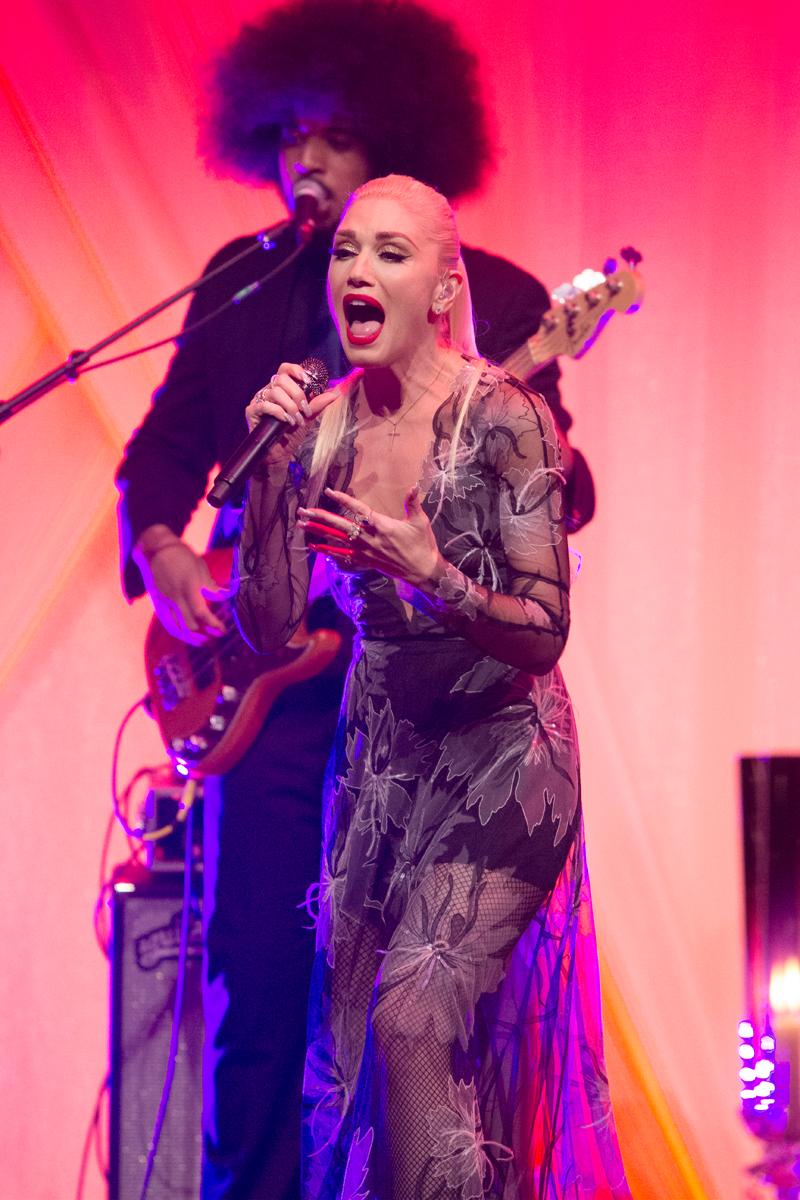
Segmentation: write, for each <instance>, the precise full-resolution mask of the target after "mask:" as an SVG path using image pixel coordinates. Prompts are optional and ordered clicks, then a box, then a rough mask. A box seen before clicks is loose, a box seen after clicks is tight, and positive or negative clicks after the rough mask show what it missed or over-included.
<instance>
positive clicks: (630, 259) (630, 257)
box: [620, 246, 642, 271]
mask: <svg viewBox="0 0 800 1200" xmlns="http://www.w3.org/2000/svg"><path fill="white" fill-rule="evenodd" d="M620 255H621V256H622V258H623V259H624V260H625V262H626V263H627V264H628V266H629V267H630V268H631V270H632V271H635V270H636V268H637V267H638V265H639V263H640V262H641V261H642V256H641V254H640V253H639V251H638V250H636V249H634V247H633V246H624V247H623V248H622V250H620Z"/></svg>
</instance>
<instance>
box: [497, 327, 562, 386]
mask: <svg viewBox="0 0 800 1200" xmlns="http://www.w3.org/2000/svg"><path fill="white" fill-rule="evenodd" d="M538 338H539V335H538V333H537V334H534V336H533V337H532V338H529V339H528V341H527V342H525V343H523V345H522V346H519V347H518V348H517V349H516V350H514V351H513V353H511V354H509V356H508V358H506V359H504V360H503V362H502V363H501V364H500V365H501V366H502V368H503V370H505V371H508V373H509V375H513V376H514V378H515V379H530V378H531V376H533V375H536V374H538V372H539V371H543V370H544V368H545V367H548V366H549V365H550V363H552V362H555V361H556V359H557V358H558V355H557V354H548V353H547V351H546V349H545V347H544V346H543V345H541V344H539V343H538Z"/></svg>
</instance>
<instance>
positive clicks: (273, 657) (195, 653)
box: [144, 549, 342, 779]
mask: <svg viewBox="0 0 800 1200" xmlns="http://www.w3.org/2000/svg"><path fill="white" fill-rule="evenodd" d="M203 559H204V561H205V563H206V565H207V566H208V569H209V570H210V572H211V575H212V577H213V578H214V581H215V582H216V583H218V584H220V585H222V586H227V585H228V584H229V583H230V579H231V572H232V569H233V550H232V549H219V550H208V551H207V552H206V553H205V554H204V555H203ZM211 608H212V609H213V611H214V613H215V614H216V616H218V617H219V618H220V620H221V621H222V623H223V625H224V626H225V631H224V633H223V634H222V635H221V636H220V637H215V638H209V639H208V641H207V642H205V643H204V644H203V645H202V646H190V645H189V644H188V643H187V642H183V641H181V640H180V638H176V637H173V636H172V634H170V633H167V631H166V629H164V626H163V625H162V624H161V622H160V621H159V620H158V618H157V617H153V619H152V621H151V622H150V627H149V629H148V631H147V637H146V639H145V646H144V661H145V672H146V674H147V682H148V686H149V695H148V708H149V710H150V712H151V713H152V715H153V716H154V717H155V720H156V722H157V724H158V728H159V731H160V733H161V737H162V739H163V742H164V745H165V747H166V750H167V753H168V754H169V756H170V758H171V759H172V761H173V763H174V764H175V766H176V768H177V769H178V771H179V772H180V773H181V774H182V775H188V776H191V777H192V778H195V779H197V778H201V777H202V776H203V775H221V774H224V773H225V772H226V771H230V769H231V767H234V766H235V765H236V763H237V762H239V760H240V759H241V757H242V756H243V755H244V753H245V751H246V750H247V749H249V747H250V745H251V744H252V742H253V740H254V739H255V736H256V734H257V733H258V731H259V729H260V728H261V726H262V725H263V723H264V719H265V718H266V716H267V713H268V712H269V710H270V709H271V708H272V705H273V704H274V703H275V701H276V700H277V698H278V696H279V695H280V694H281V692H282V691H283V690H284V689H285V688H287V687H290V686H291V685H292V684H294V683H301V682H302V681H303V680H306V679H311V678H313V677H314V676H315V675H319V674H321V672H322V671H324V670H325V668H326V667H327V666H329V664H330V663H332V662H333V660H334V658H335V657H336V655H337V653H338V651H339V648H340V646H341V644H342V638H341V635H340V634H338V633H335V632H334V631H333V630H332V629H315V630H314V631H313V632H312V633H309V632H308V630H307V629H306V628H305V626H304V625H301V627H300V628H299V629H298V630H297V632H296V633H295V634H294V636H293V637H292V639H291V641H289V642H287V643H286V645H285V646H281V647H280V649H278V650H273V651H270V652H269V653H268V654H256V652H255V651H254V650H251V649H250V647H249V646H248V644H247V642H246V641H245V640H244V638H243V637H242V635H241V634H240V633H239V630H238V628H237V626H236V624H235V622H234V619H233V615H232V612H231V601H230V600H222V601H213V602H212V604H211Z"/></svg>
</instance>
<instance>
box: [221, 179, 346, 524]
mask: <svg viewBox="0 0 800 1200" xmlns="http://www.w3.org/2000/svg"><path fill="white" fill-rule="evenodd" d="M293 190H294V225H295V228H296V230H297V238H298V241H299V242H300V245H301V246H306V245H308V243H309V242H310V240H311V238H312V236H313V234H314V230H315V228H316V223H317V215H318V213H319V205H320V200H324V199H325V190H324V188H323V187H322V184H320V183H318V182H317V180H316V179H314V177H313V175H310V176H303V177H302V178H301V179H298V181H297V183H296V184H295V186H294V189H293ZM300 365H301V366H302V368H303V370H304V371H305V372H306V374H307V375H308V377H309V382H308V383H304V384H301V385H300V386H301V387H302V389H303V391H304V392H305V394H306V399H308V400H313V398H314V397H315V396H320V395H321V394H322V393H323V392H324V391H325V388H326V387H327V386H328V377H329V375H328V368H327V367H326V366H325V364H324V362H322V361H321V360H320V359H319V358H306V359H304V360H303V362H302V363H301V364H300ZM285 432H286V424H285V422H284V421H281V420H280V419H279V418H278V417H262V419H261V420H260V421H259V423H258V425H256V427H255V429H251V430H250V432H249V433H248V435H247V437H246V438H245V439H244V441H242V442H241V443H240V445H239V446H238V447H237V449H236V450H234V452H233V454H232V455H231V456H230V458H229V459H227V461H226V462H225V463H223V465H222V468H221V470H220V472H219V474H218V475H217V477H216V479H215V480H214V484H213V486H212V488H211V490H210V492H209V493H208V495H207V496H206V499H207V500H208V503H209V504H210V505H211V506H212V508H222V505H223V504H225V503H226V502H227V501H228V500H229V499H230V498H231V496H232V495H233V493H234V492H235V491H236V490H237V489H238V488H239V487H240V486H241V485H242V484H243V483H244V482H245V480H247V479H248V478H249V477H250V475H251V474H252V473H253V471H254V470H255V467H256V464H257V463H258V461H259V459H260V458H261V457H262V455H263V454H264V453H265V451H266V450H267V449H268V448H269V447H270V446H271V445H272V443H273V442H274V441H277V439H278V438H279V437H280V436H281V434H282V433H285Z"/></svg>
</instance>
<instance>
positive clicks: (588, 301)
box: [502, 270, 643, 379]
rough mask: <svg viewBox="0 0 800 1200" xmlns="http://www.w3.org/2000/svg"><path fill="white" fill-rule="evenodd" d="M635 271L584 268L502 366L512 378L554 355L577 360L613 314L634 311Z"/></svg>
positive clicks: (638, 293) (638, 297)
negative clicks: (606, 270) (534, 329)
mask: <svg viewBox="0 0 800 1200" xmlns="http://www.w3.org/2000/svg"><path fill="white" fill-rule="evenodd" d="M642 295H643V284H642V278H641V276H640V275H639V274H638V272H637V271H635V270H634V271H632V270H620V271H615V272H613V274H609V275H603V274H601V273H600V272H591V271H585V272H582V273H581V275H578V276H576V277H575V279H574V280H573V282H572V284H562V285H561V287H560V288H557V289H556V291H555V292H554V293H553V300H554V304H553V305H552V307H551V308H548V310H547V312H546V313H544V315H543V316H542V319H541V322H540V323H539V328H538V329H537V330H536V333H534V334H533V336H532V337H529V338H528V340H527V341H526V342H523V344H522V345H521V346H519V347H518V348H517V349H516V350H514V351H513V352H512V353H511V354H509V356H508V358H506V359H505V360H504V362H503V363H502V366H503V367H504V368H505V370H507V371H509V372H510V374H512V375H515V376H516V378H517V379H529V378H530V377H531V376H532V375H535V374H536V373H537V372H538V371H541V370H542V369H543V368H544V367H546V366H547V365H548V364H549V363H551V362H554V361H555V359H556V358H558V357H560V356H561V355H565V356H566V357H568V358H581V357H582V355H584V354H585V353H586V351H587V350H588V349H589V347H590V346H591V345H592V344H593V343H594V341H595V340H596V338H597V337H598V335H599V334H600V331H601V329H602V328H603V326H604V325H605V324H606V322H607V321H608V320H609V319H610V318H611V316H612V315H613V313H615V312H634V311H635V310H636V309H637V308H638V307H639V305H640V304H641V301H642Z"/></svg>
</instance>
